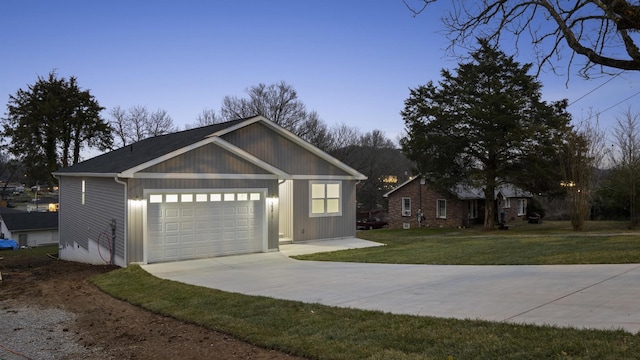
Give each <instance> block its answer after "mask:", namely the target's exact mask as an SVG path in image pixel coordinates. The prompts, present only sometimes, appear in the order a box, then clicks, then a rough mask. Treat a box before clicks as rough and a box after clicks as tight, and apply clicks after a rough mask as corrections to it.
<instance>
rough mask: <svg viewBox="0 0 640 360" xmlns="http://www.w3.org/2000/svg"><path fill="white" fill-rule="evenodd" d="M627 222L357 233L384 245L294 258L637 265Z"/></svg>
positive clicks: (638, 242) (634, 237) (639, 249)
mask: <svg viewBox="0 0 640 360" xmlns="http://www.w3.org/2000/svg"><path fill="white" fill-rule="evenodd" d="M625 225H626V223H620V222H601V223H600V222H589V223H587V231H585V232H580V233H575V232H573V231H571V227H570V225H569V223H568V222H546V223H544V224H528V223H517V224H516V226H511V227H510V228H509V230H505V231H493V232H483V231H480V230H478V229H414V230H389V229H382V230H373V231H359V232H358V237H359V238H361V239H367V240H372V241H376V242H380V243H383V244H385V245H386V246H381V247H373V248H365V249H354V250H348V251H339V252H332V253H319V254H311V255H302V256H297V257H296V258H297V259H302V260H319V261H349V262H369V263H392V264H442V265H444V264H446V265H552V264H627V263H640V235H639V233H634V232H630V231H628V230H626V229H625Z"/></svg>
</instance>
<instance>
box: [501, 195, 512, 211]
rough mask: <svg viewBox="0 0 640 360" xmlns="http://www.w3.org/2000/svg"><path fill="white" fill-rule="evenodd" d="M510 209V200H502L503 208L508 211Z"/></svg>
mask: <svg viewBox="0 0 640 360" xmlns="http://www.w3.org/2000/svg"><path fill="white" fill-rule="evenodd" d="M510 207H511V198H508V197H506V198H504V206H503V208H505V209H508V208H510Z"/></svg>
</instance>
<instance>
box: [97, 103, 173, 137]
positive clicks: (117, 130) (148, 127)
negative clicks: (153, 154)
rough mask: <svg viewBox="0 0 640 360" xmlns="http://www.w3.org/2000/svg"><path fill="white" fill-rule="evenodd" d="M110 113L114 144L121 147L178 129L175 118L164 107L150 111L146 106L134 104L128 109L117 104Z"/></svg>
mask: <svg viewBox="0 0 640 360" xmlns="http://www.w3.org/2000/svg"><path fill="white" fill-rule="evenodd" d="M109 115H110V116H111V119H110V121H109V123H110V125H111V128H112V129H113V133H114V137H115V139H114V140H115V141H114V145H117V146H121V147H122V146H127V145H129V144H131V143H134V142H137V141H140V140H143V139H146V138H150V137H154V136H159V135H163V134H168V133H170V132H174V131H176V130H177V128H176V127H175V126H174V124H173V119H172V118H171V116H169V114H168V113H167V111H166V110H163V109H158V110H156V111H154V112H151V113H150V112H149V110H147V108H146V106H140V105H138V106H132V107H130V108H129V109H128V110H123V109H122V108H120V107H119V106H116V107H114V108H113V109H111V110H110V111H109Z"/></svg>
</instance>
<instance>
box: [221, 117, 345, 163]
mask: <svg viewBox="0 0 640 360" xmlns="http://www.w3.org/2000/svg"><path fill="white" fill-rule="evenodd" d="M222 138H223V139H224V140H226V141H228V142H230V143H232V144H233V145H235V146H237V147H239V148H241V149H243V150H245V151H247V152H248V153H250V154H252V155H254V156H256V157H258V158H260V159H262V160H264V161H266V162H267V163H269V164H271V165H273V166H276V167H277V168H279V169H282V170H284V171H285V172H287V173H289V174H296V175H348V174H347V173H346V172H345V171H343V170H342V169H340V168H338V167H336V166H334V165H332V164H331V163H329V162H328V161H326V160H324V159H322V158H320V157H319V156H317V155H315V154H313V153H311V152H310V151H308V150H306V149H304V148H302V147H301V146H299V145H297V144H296V143H294V142H293V141H291V140H289V139H286V138H284V137H283V136H281V135H279V134H277V133H276V132H274V131H273V130H271V129H270V128H269V127H267V126H266V125H263V124H262V123H255V124H252V125H249V126H246V127H244V128H242V129H238V130H236V131H233V132H231V133H229V134H225V135H223V136H222Z"/></svg>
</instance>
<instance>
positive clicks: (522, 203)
mask: <svg viewBox="0 0 640 360" xmlns="http://www.w3.org/2000/svg"><path fill="white" fill-rule="evenodd" d="M526 214H527V199H518V216H522V215H526Z"/></svg>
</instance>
